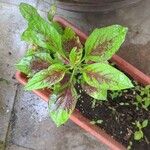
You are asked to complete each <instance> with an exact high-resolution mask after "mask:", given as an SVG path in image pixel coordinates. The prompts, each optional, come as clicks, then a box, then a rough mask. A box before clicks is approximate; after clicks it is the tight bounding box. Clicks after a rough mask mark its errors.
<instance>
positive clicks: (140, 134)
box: [134, 131, 144, 141]
mask: <svg viewBox="0 0 150 150" xmlns="http://www.w3.org/2000/svg"><path fill="white" fill-rule="evenodd" d="M143 136H144V135H143V132H142V131H136V132H135V133H134V140H137V141H138V140H140V139H142V138H143Z"/></svg>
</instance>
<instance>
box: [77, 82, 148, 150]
mask: <svg viewBox="0 0 150 150" xmlns="http://www.w3.org/2000/svg"><path fill="white" fill-rule="evenodd" d="M78 86H79V87H78V88H77V90H78V93H80V98H79V100H78V103H77V106H76V108H77V109H78V110H79V111H80V112H81V113H82V115H83V116H85V117H86V118H88V119H89V120H91V121H92V122H93V121H94V122H95V124H96V125H97V126H99V127H100V128H102V129H104V130H105V132H106V133H108V134H109V135H111V136H112V137H113V138H114V139H115V140H117V141H118V142H120V143H122V144H123V145H124V146H125V147H128V145H129V143H130V141H132V143H133V144H132V148H131V149H134V150H148V149H150V123H149V124H148V126H147V127H146V128H144V129H143V132H144V138H143V139H142V140H140V141H135V140H134V132H135V131H137V128H136V126H135V125H134V124H133V123H134V122H135V121H141V122H142V121H144V120H145V119H148V120H149V121H150V111H149V110H145V109H143V108H142V107H140V109H139V110H137V109H136V106H135V105H134V104H133V103H134V102H135V100H136V98H135V97H136V95H137V94H139V91H137V90H136V89H135V88H133V89H129V90H122V91H121V93H122V94H120V95H119V96H118V97H116V98H113V99H112V97H111V94H112V92H111V91H108V101H99V100H95V99H93V98H91V97H90V96H88V95H87V94H86V93H85V92H84V91H82V90H81V87H80V85H78ZM99 120H102V123H99V122H101V121H99ZM96 121H97V123H96Z"/></svg>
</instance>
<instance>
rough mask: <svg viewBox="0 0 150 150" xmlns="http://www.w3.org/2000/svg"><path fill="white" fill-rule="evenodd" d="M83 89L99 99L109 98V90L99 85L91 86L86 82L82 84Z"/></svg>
mask: <svg viewBox="0 0 150 150" xmlns="http://www.w3.org/2000/svg"><path fill="white" fill-rule="evenodd" d="M81 86H82V89H83V90H84V91H85V92H86V93H87V94H88V95H89V96H91V97H93V98H95V99H97V100H106V99H107V90H105V89H100V88H97V87H93V86H90V85H88V84H86V83H83V84H81Z"/></svg>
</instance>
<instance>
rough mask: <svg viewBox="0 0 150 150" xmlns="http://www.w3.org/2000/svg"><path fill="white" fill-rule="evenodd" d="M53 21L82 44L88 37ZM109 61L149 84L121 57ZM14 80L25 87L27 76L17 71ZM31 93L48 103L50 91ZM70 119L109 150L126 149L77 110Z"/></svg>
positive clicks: (149, 78) (138, 80)
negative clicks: (76, 36) (72, 33)
mask: <svg viewBox="0 0 150 150" xmlns="http://www.w3.org/2000/svg"><path fill="white" fill-rule="evenodd" d="M54 20H55V21H57V22H58V23H60V24H61V25H62V26H63V27H66V26H69V27H71V28H73V30H74V31H75V32H76V34H77V35H78V36H79V38H80V40H81V41H82V42H83V43H84V42H85V40H86V39H87V37H88V36H87V35H86V34H84V33H83V32H81V31H80V30H79V29H78V28H76V27H75V26H74V25H72V24H71V23H70V22H68V21H67V20H65V19H63V18H61V17H59V16H56V17H55V18H54ZM111 61H112V62H114V63H115V64H116V65H117V66H118V68H120V69H121V70H123V71H124V72H125V73H127V74H129V75H130V76H131V77H132V78H133V79H134V80H136V81H137V82H139V83H141V84H142V85H148V84H150V77H148V76H147V75H145V74H144V73H142V72H141V71H139V70H138V69H137V68H135V67H134V66H132V65H131V64H129V63H128V62H126V61H125V60H124V59H122V58H121V57H119V56H117V55H114V56H113V57H112V59H111ZM16 79H17V80H18V81H19V82H20V83H21V84H23V85H25V84H26V83H27V80H28V79H27V76H26V75H24V74H23V73H21V72H19V71H17V72H16ZM33 92H34V93H36V94H37V95H38V96H40V97H41V98H42V99H43V100H44V101H46V102H48V99H49V95H50V94H51V91H50V90H48V89H44V90H34V91H33ZM70 119H71V120H72V121H73V122H74V123H76V124H77V125H79V126H80V127H81V128H83V129H85V130H86V131H87V132H89V133H90V134H92V135H93V136H95V137H96V138H97V139H98V140H99V141H101V142H102V143H104V144H106V145H107V146H108V147H109V148H110V149H112V150H125V149H126V148H125V147H124V146H123V145H121V144H120V143H119V142H117V141H115V140H114V139H113V138H112V137H111V136H109V135H108V134H107V133H105V131H103V130H102V129H100V128H99V127H98V126H96V125H92V124H91V123H90V120H88V119H87V118H85V117H84V116H83V115H82V114H81V113H80V112H79V111H78V110H77V109H76V110H75V111H74V112H73V114H72V115H71V117H70ZM58 130H59V129H58Z"/></svg>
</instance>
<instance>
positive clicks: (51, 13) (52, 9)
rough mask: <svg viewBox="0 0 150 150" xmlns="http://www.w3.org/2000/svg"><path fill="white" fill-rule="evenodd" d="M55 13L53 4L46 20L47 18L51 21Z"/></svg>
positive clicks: (55, 8) (55, 9)
mask: <svg viewBox="0 0 150 150" xmlns="http://www.w3.org/2000/svg"><path fill="white" fill-rule="evenodd" d="M56 11H57V7H56V5H55V4H53V5H51V8H50V10H49V12H48V14H47V18H48V20H49V21H53V18H54V16H55V14H56Z"/></svg>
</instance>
